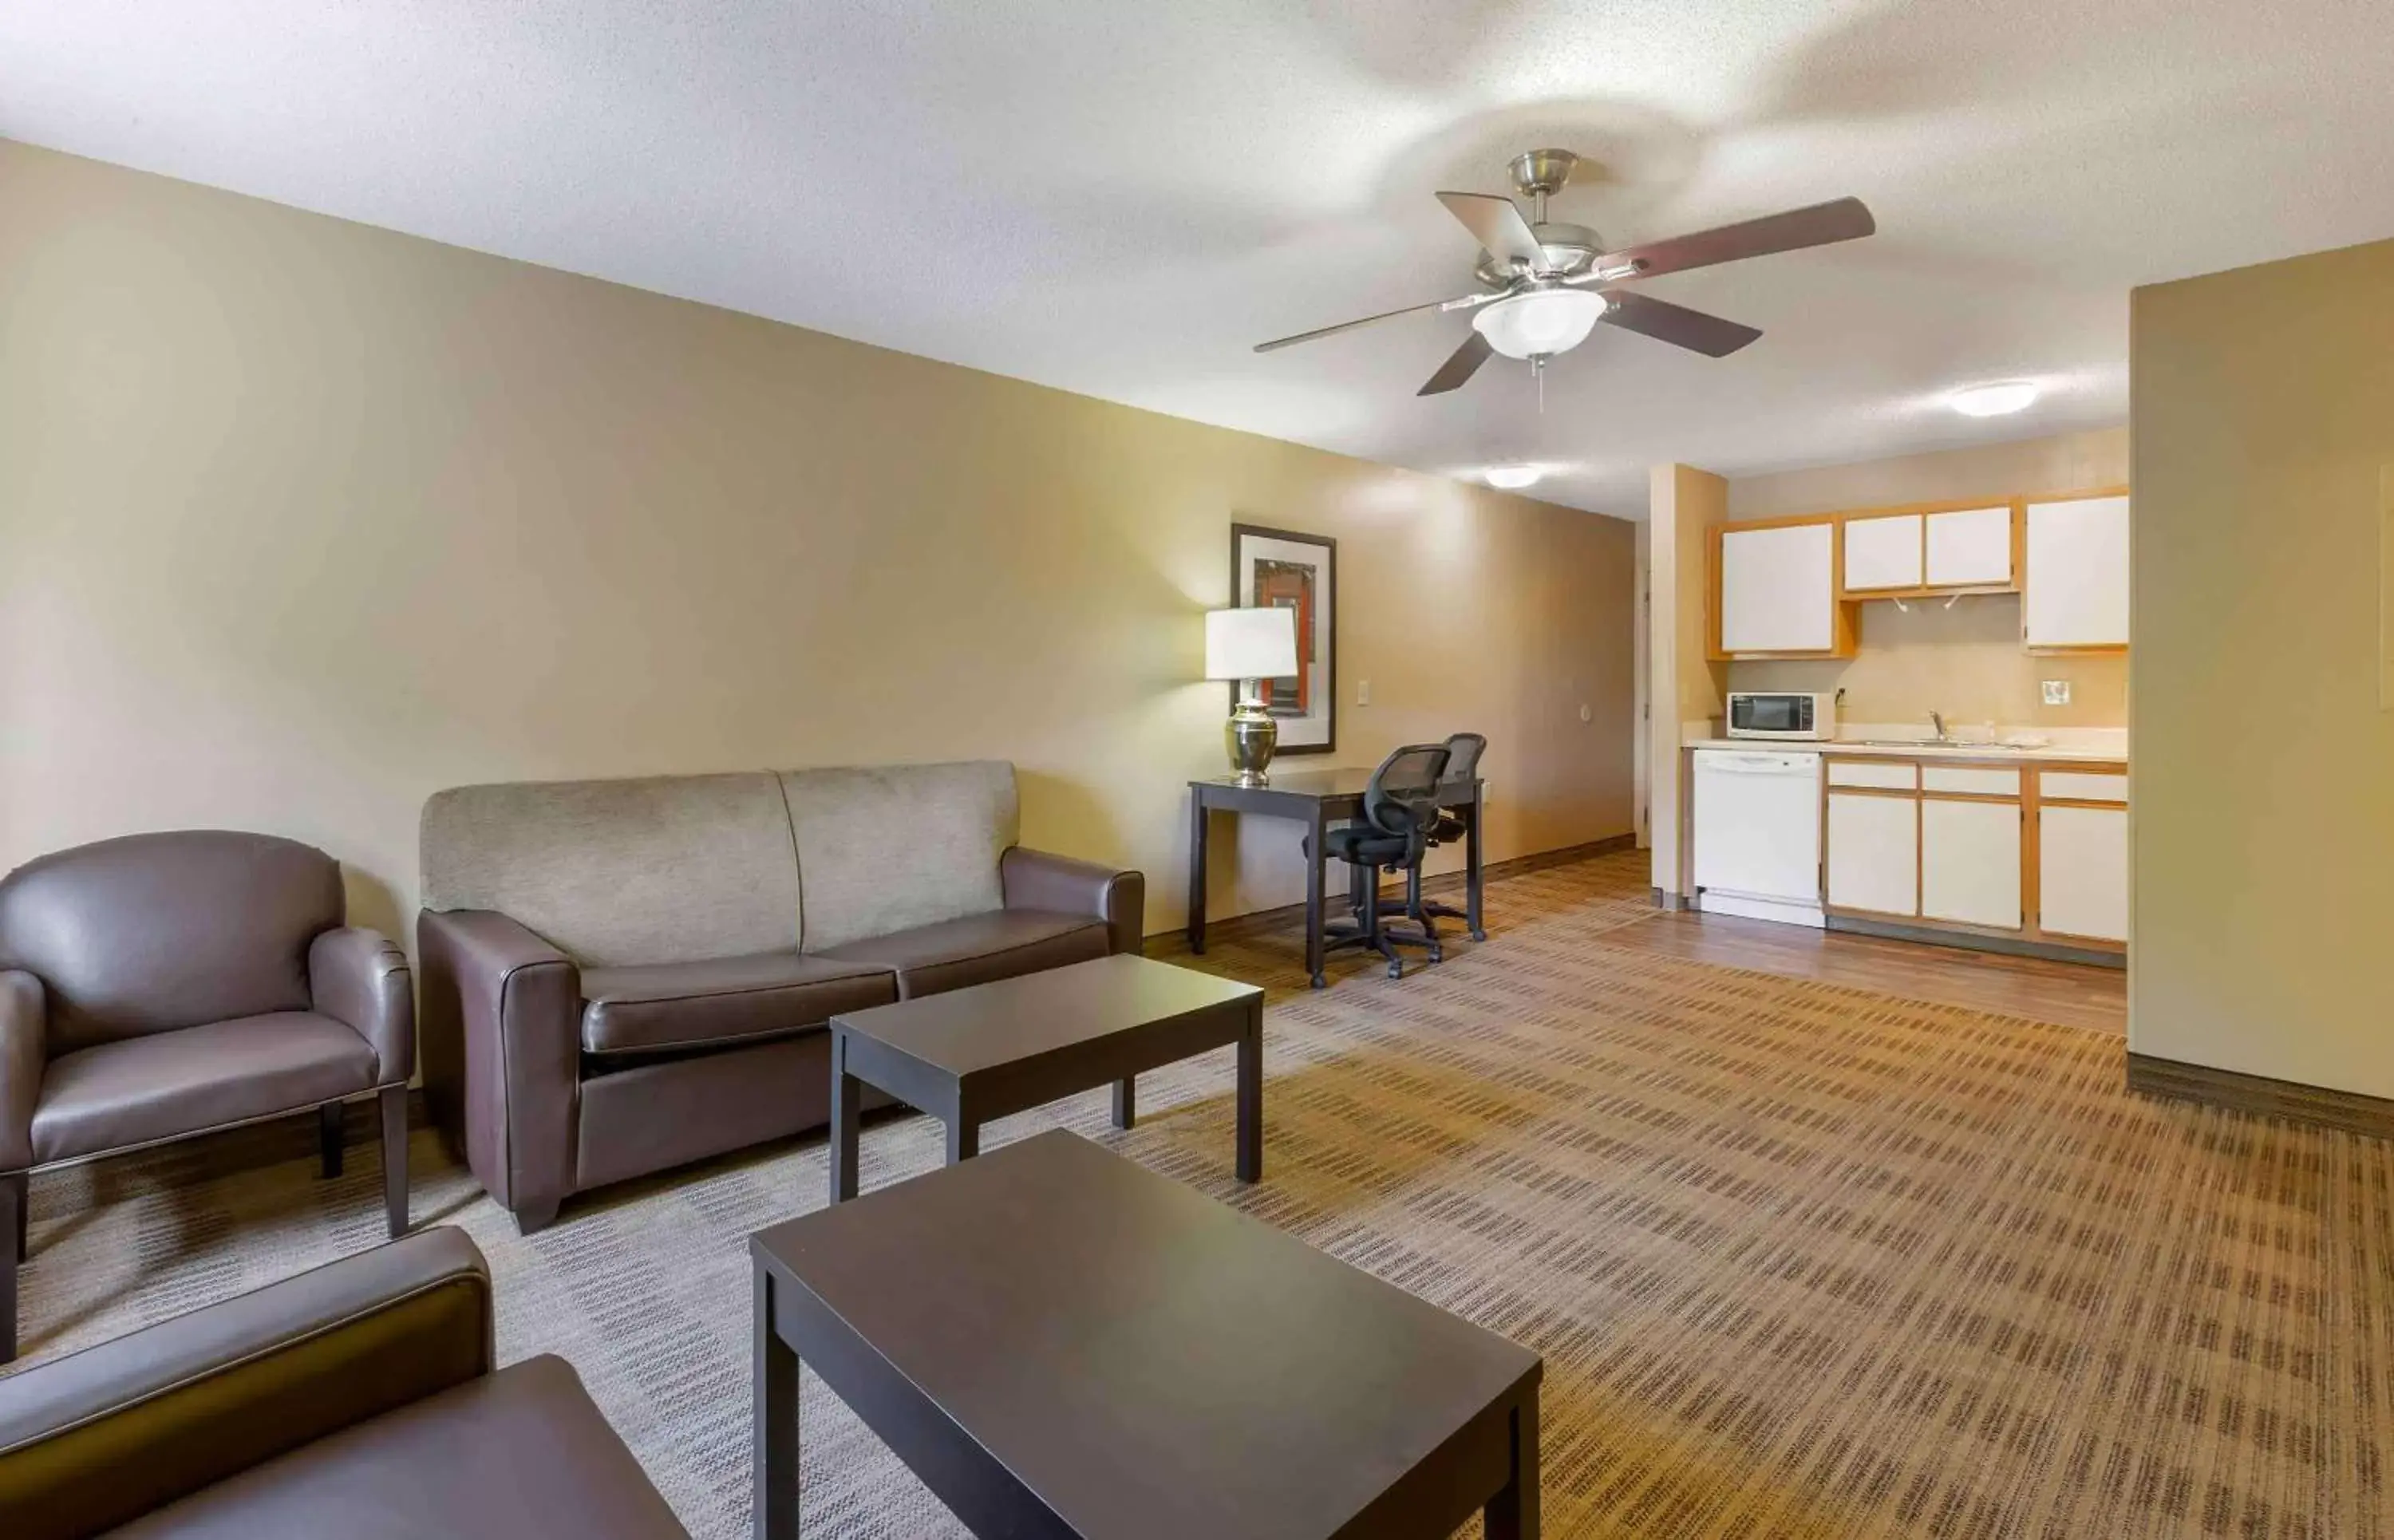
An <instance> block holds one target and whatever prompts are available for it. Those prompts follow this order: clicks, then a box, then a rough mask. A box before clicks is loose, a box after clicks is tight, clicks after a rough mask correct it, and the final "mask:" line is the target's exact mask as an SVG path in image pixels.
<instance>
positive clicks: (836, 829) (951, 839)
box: [782, 759, 1018, 952]
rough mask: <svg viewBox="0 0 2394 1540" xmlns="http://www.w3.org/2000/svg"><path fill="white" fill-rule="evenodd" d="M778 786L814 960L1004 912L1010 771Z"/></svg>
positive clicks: (938, 771)
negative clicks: (1000, 865)
mask: <svg viewBox="0 0 2394 1540" xmlns="http://www.w3.org/2000/svg"><path fill="white" fill-rule="evenodd" d="M782 788H783V792H784V793H785V795H786V796H787V797H788V799H789V809H790V823H791V826H792V828H793V830H794V831H795V833H796V839H797V848H798V882H799V886H800V888H802V889H803V891H804V893H805V895H806V928H805V936H804V941H805V946H806V949H807V950H808V951H809V952H824V951H828V950H830V949H831V948H834V947H837V946H844V945H846V944H848V942H850V941H862V940H864V939H866V938H868V937H874V936H887V935H889V934H891V933H892V932H895V931H901V930H911V929H914V928H917V927H920V926H927V925H937V924H939V923H940V922H941V921H943V920H953V919H957V918H961V917H962V916H964V915H979V914H984V913H987V912H989V911H992V910H995V909H998V908H1001V907H1003V905H1004V904H1005V902H1006V895H1005V893H1004V891H1003V890H1002V889H1001V888H999V886H998V875H997V861H998V857H999V856H1001V855H1003V854H1004V853H1005V851H1006V847H1007V846H1009V845H1012V844H1013V843H1014V842H1015V836H1016V832H1017V827H1018V821H1017V814H1018V809H1017V807H1016V803H1015V796H1014V767H1013V766H1012V765H1010V764H1007V763H1006V761H1004V760H1002V759H983V760H973V761H967V762H965V763H961V764H948V765H891V766H887V767H883V768H878V769H861V770H789V771H785V772H783V776H782Z"/></svg>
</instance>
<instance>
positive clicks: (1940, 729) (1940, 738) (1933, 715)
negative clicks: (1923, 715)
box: [1928, 711, 1953, 744]
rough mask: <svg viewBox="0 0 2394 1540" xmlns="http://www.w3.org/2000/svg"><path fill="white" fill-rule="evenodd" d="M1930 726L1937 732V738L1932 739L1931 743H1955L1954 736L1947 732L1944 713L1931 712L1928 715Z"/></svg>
mask: <svg viewBox="0 0 2394 1540" xmlns="http://www.w3.org/2000/svg"><path fill="white" fill-rule="evenodd" d="M1928 725H1929V726H1930V727H1933V728H1935V729H1936V730H1937V736H1936V737H1934V738H1932V739H1930V740H1929V742H1930V743H1933V744H1950V743H1952V742H1953V737H1952V735H1951V734H1949V733H1948V732H1947V731H1945V714H1944V713H1943V712H1941V711H1932V712H1930V713H1929V714H1928Z"/></svg>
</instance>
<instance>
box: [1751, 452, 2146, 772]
mask: <svg viewBox="0 0 2394 1540" xmlns="http://www.w3.org/2000/svg"><path fill="white" fill-rule="evenodd" d="M2128 479H2129V478H2128V430H2127V429H2126V428H2109V429H2105V430H2102V431H2098V432H2092V433H2070V434H2063V435H2060V436H2059V437H2055V438H2045V439H2025V440H2021V441H2018V442H2014V443H2001V444H1984V445H1980V446H1978V447H1975V448H1971V449H1956V450H1947V451H1944V452H1942V453H1940V454H1909V455H1904V456H1902V457H1901V458H1898V459H1891V460H1869V461H1864V462H1862V463H1861V464H1859V465H1844V466H1819V467H1812V468H1810V469H1807V470H1791V471H1783V472H1781V473H1779V474H1777V475H1771V476H1742V477H1739V478H1737V479H1736V480H1732V481H1730V484H1729V510H1730V518H1732V519H1772V518H1777V517H1779V516H1781V515H1782V514H1799V513H1827V512H1833V511H1838V510H1843V509H1847V508H1867V507H1891V506H1895V505H1898V504H1904V503H1937V502H1944V501H1946V500H1948V499H1959V498H1966V497H1995V498H2000V497H2010V496H2015V495H2018V494H2026V493H2040V492H2085V491H2089V490H2092V489H2094V488H2098V487H2107V486H2118V485H2121V484H2123V483H2124V482H2126V481H2127V480H2128ZM2019 638H2020V608H2019V598H2018V597H2017V596H2012V595H2004V596H1978V597H1973V598H1968V599H1961V600H1959V601H1957V602H1956V603H1954V604H1953V606H1952V607H1951V608H1950V609H1949V608H1947V607H1945V606H1944V604H1943V603H1942V602H1941V601H1940V602H1937V603H1932V604H1918V603H1913V604H1911V606H1910V609H1909V612H1906V611H1903V610H1899V609H1897V608H1896V606H1895V605H1894V603H1893V602H1892V601H1889V600H1886V599H1876V600H1873V601H1871V602H1870V603H1867V604H1864V605H1863V606H1862V634H1861V651H1860V652H1859V653H1858V654H1857V655H1856V656H1854V657H1852V658H1850V659H1848V660H1845V661H1843V662H1838V663H1796V662H1755V663H1736V664H1731V665H1730V667H1729V683H1730V689H1732V690H1813V691H1835V690H1839V689H1842V690H1844V691H1846V702H1845V705H1844V708H1843V709H1844V713H1845V717H1846V719H1847V720H1848V721H1854V722H1925V721H1926V719H1927V714H1928V713H1929V712H1930V711H1932V710H1935V711H1941V712H1943V713H1944V714H1945V715H1946V717H1948V718H1949V719H1951V720H1953V721H1954V722H1958V723H1978V722H1983V721H1993V722H1999V723H2003V724H2006V725H2015V724H2023V723H2026V724H2037V723H2042V724H2045V725H2047V726H2053V727H2124V726H2125V725H2126V724H2127V720H2128V663H2127V660H2126V659H2125V658H2121V657H2032V656H2030V655H2029V654H2028V653H2027V652H2023V651H2021V648H2020V639H2019ZM2043 679H2067V680H2069V681H2070V684H2071V700H2070V704H2068V705H2066V706H2047V705H2045V704H2043V702H2042V696H2041V691H2039V688H2038V683H2039V681H2040V680H2043Z"/></svg>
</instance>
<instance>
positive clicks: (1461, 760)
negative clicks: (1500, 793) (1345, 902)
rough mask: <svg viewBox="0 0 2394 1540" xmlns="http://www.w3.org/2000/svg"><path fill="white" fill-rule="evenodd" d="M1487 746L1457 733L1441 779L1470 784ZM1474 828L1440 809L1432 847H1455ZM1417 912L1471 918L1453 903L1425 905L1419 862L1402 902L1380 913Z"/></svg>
mask: <svg viewBox="0 0 2394 1540" xmlns="http://www.w3.org/2000/svg"><path fill="white" fill-rule="evenodd" d="M1487 747H1488V740H1487V738H1486V737H1484V736H1482V735H1481V734H1480V733H1477V732H1458V733H1455V734H1453V736H1452V737H1450V738H1448V739H1447V741H1446V756H1447V757H1446V773H1445V774H1444V775H1443V776H1441V777H1440V780H1441V781H1442V782H1444V783H1448V784H1453V783H1457V782H1466V781H1469V780H1470V779H1471V778H1472V777H1473V776H1475V775H1478V774H1479V773H1480V754H1481V752H1482V751H1484V750H1485V749H1486V748H1487ZM1470 828H1471V825H1469V824H1468V823H1465V822H1464V821H1463V819H1462V817H1461V815H1459V814H1457V813H1455V812H1453V811H1452V810H1451V809H1446V808H1440V809H1439V810H1438V822H1436V823H1432V824H1431V825H1430V826H1429V848H1430V849H1437V848H1438V847H1440V846H1441V845H1449V844H1452V843H1453V842H1454V841H1455V840H1458V839H1461V838H1462V837H1463V836H1465V835H1466V834H1467V833H1468V832H1470ZM1416 910H1418V911H1419V912H1420V913H1421V915H1424V916H1428V915H1438V916H1440V917H1441V918H1444V919H1450V920H1467V919H1469V918H1470V917H1471V916H1470V915H1468V914H1467V913H1465V912H1464V911H1463V910H1460V909H1457V908H1456V907H1454V905H1453V904H1451V903H1437V902H1423V900H1422V896H1421V866H1420V864H1419V863H1418V862H1416V863H1415V864H1414V869H1413V873H1412V875H1411V877H1410V878H1409V879H1408V881H1407V883H1406V886H1405V896H1404V897H1403V898H1402V899H1401V900H1400V899H1385V900H1383V901H1381V903H1380V912H1381V913H1382V914H1384V915H1413V914H1414V911H1416ZM1425 923H1427V921H1425ZM1471 939H1472V940H1473V941H1486V940H1487V939H1488V932H1486V931H1485V930H1475V931H1473V932H1472V933H1471Z"/></svg>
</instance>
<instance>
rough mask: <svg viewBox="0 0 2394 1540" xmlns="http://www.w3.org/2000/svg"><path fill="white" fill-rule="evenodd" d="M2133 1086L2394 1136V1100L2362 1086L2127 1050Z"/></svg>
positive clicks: (2268, 1114) (2176, 1097)
mask: <svg viewBox="0 0 2394 1540" xmlns="http://www.w3.org/2000/svg"><path fill="white" fill-rule="evenodd" d="M2128 1089H2130V1090H2132V1091H2136V1092H2138V1093H2140V1094H2142V1095H2145V1096H2157V1097H2167V1098H2170V1099H2174V1100H2178V1101H2200V1102H2203V1103H2204V1104H2205V1105H2207V1106H2212V1107H2224V1108H2226V1109H2228V1110H2229V1111H2230V1112H2251V1113H2253V1114H2254V1115H2256V1116H2257V1117H2282V1118H2291V1119H2293V1120H2294V1121H2295V1122H2297V1123H2316V1124H2319V1125H2322V1126H2324V1127H2329V1128H2337V1129H2341V1130H2343V1131H2344V1132H2346V1133H2348V1134H2366V1135H2369V1136H2370V1137H2372V1138H2375V1139H2394V1101H2388V1100H2386V1099H2384V1098H2381V1097H2374V1096H2362V1095H2361V1093H2360V1092H2358V1091H2332V1090H2329V1089H2328V1088H2327V1087H2325V1086H2304V1085H2298V1084H2297V1083H2295V1082H2294V1081H2291V1080H2272V1079H2270V1078H2269V1076H2267V1075H2259V1074H2244V1073H2240V1072H2238V1071H2235V1070H2215V1069H2213V1068H2211V1067H2210V1066H2209V1065H2206V1064H2189V1063H2185V1062H2183V1061H2181V1060H2176V1059H2155V1058H2154V1057H2152V1056H2151V1054H2142V1053H2132V1054H2130V1055H2128Z"/></svg>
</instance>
